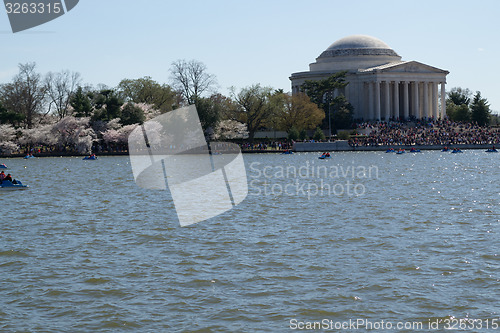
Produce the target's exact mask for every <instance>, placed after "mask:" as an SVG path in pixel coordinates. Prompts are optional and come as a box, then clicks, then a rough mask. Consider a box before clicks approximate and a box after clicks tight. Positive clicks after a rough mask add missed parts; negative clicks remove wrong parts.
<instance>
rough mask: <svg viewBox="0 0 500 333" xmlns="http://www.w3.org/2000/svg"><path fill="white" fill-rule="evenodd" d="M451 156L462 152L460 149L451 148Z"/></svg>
mask: <svg viewBox="0 0 500 333" xmlns="http://www.w3.org/2000/svg"><path fill="white" fill-rule="evenodd" d="M451 153H452V154H457V153H463V151H461V150H460V148H453V150H452V151H451Z"/></svg>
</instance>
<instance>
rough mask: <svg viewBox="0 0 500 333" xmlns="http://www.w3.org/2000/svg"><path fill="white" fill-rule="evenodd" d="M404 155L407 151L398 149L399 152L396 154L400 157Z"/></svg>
mask: <svg viewBox="0 0 500 333" xmlns="http://www.w3.org/2000/svg"><path fill="white" fill-rule="evenodd" d="M404 153H406V151H405V150H404V149H398V151H397V152H396V154H398V155H401V154H404Z"/></svg>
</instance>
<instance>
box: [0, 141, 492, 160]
mask: <svg viewBox="0 0 500 333" xmlns="http://www.w3.org/2000/svg"><path fill="white" fill-rule="evenodd" d="M492 146H494V145H491V144H457V145H449V146H447V147H448V148H450V149H453V148H460V149H462V150H463V149H476V150H477V149H489V148H491V147H492ZM499 146H500V145H499ZM444 147H445V145H383V146H358V147H353V146H349V145H348V144H347V142H343V141H335V142H296V143H294V145H293V149H292V151H293V152H295V153H306V152H323V151H338V152H358V151H386V150H387V149H390V148H394V149H396V150H397V149H400V148H401V149H405V150H410V149H411V148H414V149H419V150H442V149H443V148H444ZM241 152H242V153H243V154H281V153H283V152H285V150H275V149H265V150H264V149H252V150H242V151H241ZM33 155H34V157H82V158H83V157H85V156H88V154H78V153H61V152H58V153H56V152H50V153H47V152H44V153H35V154H33ZM96 155H97V156H98V157H99V156H128V155H129V153H128V152H101V153H99V154H96ZM24 156H26V155H25V154H9V155H5V154H0V158H24Z"/></svg>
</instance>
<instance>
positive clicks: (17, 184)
mask: <svg viewBox="0 0 500 333" xmlns="http://www.w3.org/2000/svg"><path fill="white" fill-rule="evenodd" d="M28 188H29V186H28V185H24V184H23V183H21V181H20V180H16V179H14V180H13V181H12V182H11V181H10V180H3V181H2V183H0V191H15V190H26V189H28Z"/></svg>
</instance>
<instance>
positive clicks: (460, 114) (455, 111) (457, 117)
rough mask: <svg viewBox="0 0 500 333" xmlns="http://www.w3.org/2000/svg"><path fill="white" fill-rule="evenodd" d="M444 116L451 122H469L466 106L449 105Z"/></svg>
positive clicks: (467, 107)
mask: <svg viewBox="0 0 500 333" xmlns="http://www.w3.org/2000/svg"><path fill="white" fill-rule="evenodd" d="M446 114H447V115H448V117H449V118H450V119H451V120H453V121H461V122H469V121H470V120H471V112H470V110H469V106H468V105H467V104H461V105H455V104H450V105H448V106H447V107H446Z"/></svg>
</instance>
